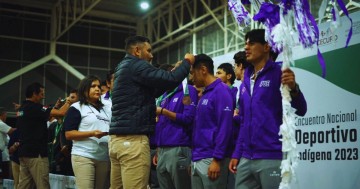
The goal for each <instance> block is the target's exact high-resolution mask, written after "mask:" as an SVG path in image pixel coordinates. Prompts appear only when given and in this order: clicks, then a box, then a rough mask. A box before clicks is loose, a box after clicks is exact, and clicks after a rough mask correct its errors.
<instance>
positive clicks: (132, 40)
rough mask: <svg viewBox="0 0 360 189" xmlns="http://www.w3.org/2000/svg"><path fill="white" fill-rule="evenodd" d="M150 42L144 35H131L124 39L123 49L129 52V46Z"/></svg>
mask: <svg viewBox="0 0 360 189" xmlns="http://www.w3.org/2000/svg"><path fill="white" fill-rule="evenodd" d="M145 42H148V43H150V40H149V39H148V38H147V37H144V36H140V35H137V36H131V37H128V38H126V39H125V50H126V51H127V52H129V51H130V50H131V46H134V45H137V44H138V43H145Z"/></svg>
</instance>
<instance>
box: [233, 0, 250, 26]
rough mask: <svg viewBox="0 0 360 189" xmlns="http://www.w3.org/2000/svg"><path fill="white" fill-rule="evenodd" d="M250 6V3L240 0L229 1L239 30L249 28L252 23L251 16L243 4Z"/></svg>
mask: <svg viewBox="0 0 360 189" xmlns="http://www.w3.org/2000/svg"><path fill="white" fill-rule="evenodd" d="M242 2H244V3H246V4H249V3H250V2H248V1H240V0H229V2H228V5H229V10H230V11H231V12H232V14H233V16H234V18H235V19H236V21H237V23H238V25H239V29H240V30H242V29H243V27H244V26H248V25H249V24H250V21H251V17H250V14H249V13H248V12H247V11H246V10H245V9H244V7H243V3H242Z"/></svg>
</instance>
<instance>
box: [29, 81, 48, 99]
mask: <svg viewBox="0 0 360 189" xmlns="http://www.w3.org/2000/svg"><path fill="white" fill-rule="evenodd" d="M43 88H44V86H43V85H41V84H40V83H38V82H35V83H32V84H30V85H28V86H27V87H26V90H25V97H26V98H31V97H32V96H33V94H34V93H35V94H39V93H40V89H43Z"/></svg>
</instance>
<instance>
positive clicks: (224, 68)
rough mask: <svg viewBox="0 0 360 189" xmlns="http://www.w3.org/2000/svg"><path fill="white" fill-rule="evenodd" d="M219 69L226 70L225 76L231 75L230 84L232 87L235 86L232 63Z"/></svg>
mask: <svg viewBox="0 0 360 189" xmlns="http://www.w3.org/2000/svg"><path fill="white" fill-rule="evenodd" d="M217 69H222V70H224V72H225V74H226V75H227V74H231V78H230V83H231V85H232V84H234V81H235V72H234V68H233V66H232V65H231V64H230V63H222V64H220V66H219V67H218V68H217Z"/></svg>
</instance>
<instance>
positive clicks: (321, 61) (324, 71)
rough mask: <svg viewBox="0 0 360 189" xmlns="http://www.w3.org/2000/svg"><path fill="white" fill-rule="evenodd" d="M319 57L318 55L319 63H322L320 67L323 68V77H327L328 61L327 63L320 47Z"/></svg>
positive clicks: (318, 50)
mask: <svg viewBox="0 0 360 189" xmlns="http://www.w3.org/2000/svg"><path fill="white" fill-rule="evenodd" d="M317 57H318V60H319V64H320V67H321V70H322V74H321V77H323V78H325V77H326V63H325V59H324V57H323V55H322V54H321V52H320V49H319V47H318V49H317Z"/></svg>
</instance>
